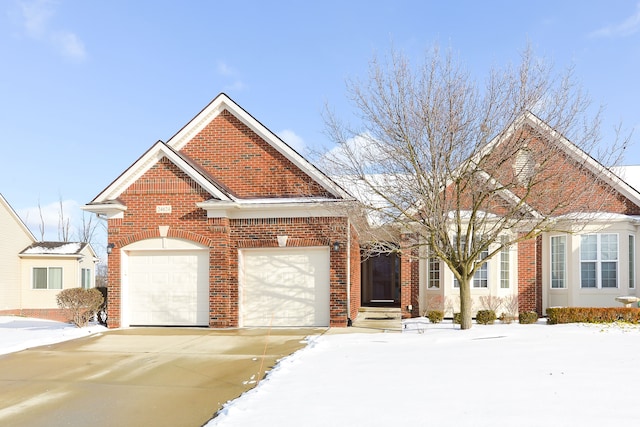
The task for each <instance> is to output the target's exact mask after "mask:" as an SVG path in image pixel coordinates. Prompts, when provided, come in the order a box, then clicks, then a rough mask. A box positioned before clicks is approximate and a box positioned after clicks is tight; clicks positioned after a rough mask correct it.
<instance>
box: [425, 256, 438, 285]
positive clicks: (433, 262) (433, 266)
mask: <svg viewBox="0 0 640 427" xmlns="http://www.w3.org/2000/svg"><path fill="white" fill-rule="evenodd" d="M427 267H428V269H429V278H428V279H427V289H440V260H439V259H438V258H436V257H429V258H428V259H427Z"/></svg>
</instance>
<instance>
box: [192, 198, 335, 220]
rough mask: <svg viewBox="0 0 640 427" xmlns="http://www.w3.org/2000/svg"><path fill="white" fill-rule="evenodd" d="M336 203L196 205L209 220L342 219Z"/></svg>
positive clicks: (207, 203) (228, 203) (213, 203)
mask: <svg viewBox="0 0 640 427" xmlns="http://www.w3.org/2000/svg"><path fill="white" fill-rule="evenodd" d="M335 203H336V202H335V201H332V202H307V203H304V202H286V201H281V202H254V201H251V202H250V203H245V202H215V201H214V202H201V203H197V204H196V205H197V206H198V207H199V208H201V209H204V210H206V211H207V217H208V218H230V219H242V218H303V217H342V216H345V215H344V214H342V213H340V212H339V211H338V210H336V208H334V207H332V205H334V204H335Z"/></svg>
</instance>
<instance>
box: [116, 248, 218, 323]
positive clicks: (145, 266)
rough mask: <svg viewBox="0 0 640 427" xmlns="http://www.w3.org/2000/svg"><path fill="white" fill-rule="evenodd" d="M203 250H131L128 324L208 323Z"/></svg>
mask: <svg viewBox="0 0 640 427" xmlns="http://www.w3.org/2000/svg"><path fill="white" fill-rule="evenodd" d="M208 266H209V257H208V253H207V252H206V251H131V252H130V253H129V284H128V287H129V307H130V321H129V324H130V325H163V326H186V325H199V326H206V325H208V324H209V297H208V296H209V278H208Z"/></svg>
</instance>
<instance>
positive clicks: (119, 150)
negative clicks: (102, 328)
mask: <svg viewBox="0 0 640 427" xmlns="http://www.w3.org/2000/svg"><path fill="white" fill-rule="evenodd" d="M436 43H437V44H439V45H440V46H443V47H450V48H451V49H452V50H453V51H454V52H456V53H458V54H459V57H460V58H461V60H462V61H463V62H464V63H465V64H466V65H467V67H468V68H469V70H470V71H471V74H472V75H473V76H474V77H477V78H478V79H482V78H483V77H484V76H485V75H486V72H487V71H488V69H489V68H490V67H492V66H496V65H497V66H502V65H505V64H507V63H510V62H513V63H517V62H518V56H519V53H520V51H521V50H522V49H523V48H524V47H525V45H526V44H527V43H530V44H531V45H532V47H533V48H534V51H535V53H536V54H538V55H541V56H545V57H546V58H548V59H550V60H551V61H553V62H554V63H555V64H556V66H557V67H558V68H559V69H561V68H563V67H565V66H567V65H569V64H572V63H573V64H574V65H575V67H576V77H577V79H578V80H579V81H580V82H581V84H582V85H583V87H584V88H585V89H586V90H587V91H588V92H589V94H590V96H591V98H592V99H593V101H594V103H596V104H598V105H600V104H601V105H603V106H604V107H605V112H604V119H605V121H604V127H603V134H604V137H605V138H610V137H611V136H612V135H613V133H612V128H613V126H614V125H615V124H617V123H619V122H622V123H623V124H624V126H625V127H626V129H627V130H632V129H635V131H636V133H635V136H634V138H633V140H634V141H635V145H633V146H632V147H631V148H630V150H628V154H627V157H626V159H625V163H626V164H640V144H639V143H638V142H639V141H640V102H638V100H640V82H639V78H638V76H639V75H640V2H639V1H623V0H606V1H589V0H581V1H569V0H566V1H558V0H555V1H545V0H542V1H536V2H517V1H489V0H485V1H431V0H416V1H403V0H395V1H393V2H389V1H375V0H368V1H346V0H342V1H333V0H323V1H273V2H266V1H213V0H210V1H204V0H200V1H196V0H191V1H189V0H185V1H177V0H176V1H162V0H136V1H125V0H93V1H84V0H0V57H1V58H2V59H3V60H2V65H0V102H1V104H0V135H1V137H2V142H1V144H2V147H3V148H4V151H3V158H2V166H1V167H0V193H2V194H3V195H4V196H5V198H6V199H7V200H8V202H9V203H10V204H11V205H12V206H13V207H14V209H15V210H16V211H18V213H19V214H21V215H22V217H23V218H24V219H25V220H26V221H27V223H28V225H29V226H30V227H31V229H32V230H33V231H34V234H36V237H37V238H40V233H39V231H38V224H39V222H40V221H39V218H38V215H37V206H38V204H40V206H41V208H42V210H43V211H44V213H45V216H46V217H51V218H52V227H51V228H48V230H47V232H46V233H45V238H46V239H50V240H55V239H57V234H56V231H55V229H56V222H57V216H58V215H57V209H58V205H59V201H60V200H63V201H64V206H65V209H66V210H67V212H66V215H67V216H68V217H70V220H71V222H72V224H77V223H78V222H79V217H80V215H81V214H80V211H79V209H78V206H80V205H83V204H85V203H88V202H89V201H91V200H92V199H93V198H94V197H95V196H96V195H97V194H98V193H99V192H100V191H101V190H103V189H104V188H105V187H106V186H107V185H109V184H110V183H111V182H112V181H113V180H114V179H115V178H116V177H117V176H118V175H119V174H120V173H122V172H123V171H124V170H125V169H126V168H127V167H128V166H129V165H130V164H131V163H133V162H134V161H135V160H136V159H137V158H138V157H139V156H140V155H142V154H143V153H144V152H145V151H146V150H147V149H148V148H149V147H150V146H151V145H152V144H153V143H154V142H156V141H157V140H163V141H166V140H168V139H169V138H170V137H171V136H172V135H173V134H174V133H176V132H177V131H178V130H180V128H181V127H182V126H183V125H185V124H186V123H187V122H188V121H189V120H190V119H191V118H193V117H194V116H195V115H196V114H197V113H198V112H199V111H200V110H201V109H202V108H203V107H205V106H206V105H207V104H208V103H209V101H211V100H212V99H213V98H214V97H215V96H216V95H217V94H218V93H220V92H225V93H227V94H228V95H229V96H230V97H231V98H232V99H234V100H235V101H236V102H237V103H238V104H240V105H241V106H242V107H243V108H245V109H246V110H247V111H249V112H250V113H251V114H252V115H253V116H254V117H256V118H257V119H258V120H260V121H261V122H262V123H263V124H265V125H266V126H267V127H268V128H269V129H271V130H272V131H273V132H275V133H277V134H278V135H280V136H281V137H282V138H283V139H284V140H285V141H287V142H289V143H290V144H291V145H292V146H294V147H295V148H297V149H298V150H299V151H301V152H304V147H319V146H325V145H327V144H328V142H327V138H326V136H325V135H324V133H323V132H324V128H325V126H324V122H323V119H322V115H321V113H322V111H323V109H324V106H325V103H328V104H329V105H330V106H331V107H332V108H333V109H334V110H335V111H336V112H337V113H338V114H339V115H348V114H349V112H350V110H349V106H348V104H347V103H346V96H345V95H346V92H345V79H347V78H350V77H355V78H358V77H364V76H366V70H367V63H368V61H369V60H370V59H371V57H372V55H373V54H374V53H376V52H377V53H381V54H383V53H385V52H387V51H388V50H389V48H390V46H391V44H393V45H394V46H395V48H397V49H401V50H403V51H404V52H405V53H407V55H408V56H409V57H413V58H419V57H420V56H421V55H422V54H423V53H424V51H425V50H426V49H428V48H430V47H432V46H433V45H434V44H436ZM50 212H52V214H50Z"/></svg>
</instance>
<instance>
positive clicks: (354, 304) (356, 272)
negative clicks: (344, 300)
mask: <svg viewBox="0 0 640 427" xmlns="http://www.w3.org/2000/svg"><path fill="white" fill-rule="evenodd" d="M349 262H350V263H351V270H350V271H351V288H350V293H351V301H350V305H349V318H350V319H351V320H355V318H356V317H357V316H358V310H359V309H360V306H361V305H362V293H361V292H360V284H361V280H362V275H361V270H360V266H361V259H360V244H359V241H358V236H357V232H356V230H355V228H354V227H353V226H351V259H350V260H349Z"/></svg>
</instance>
